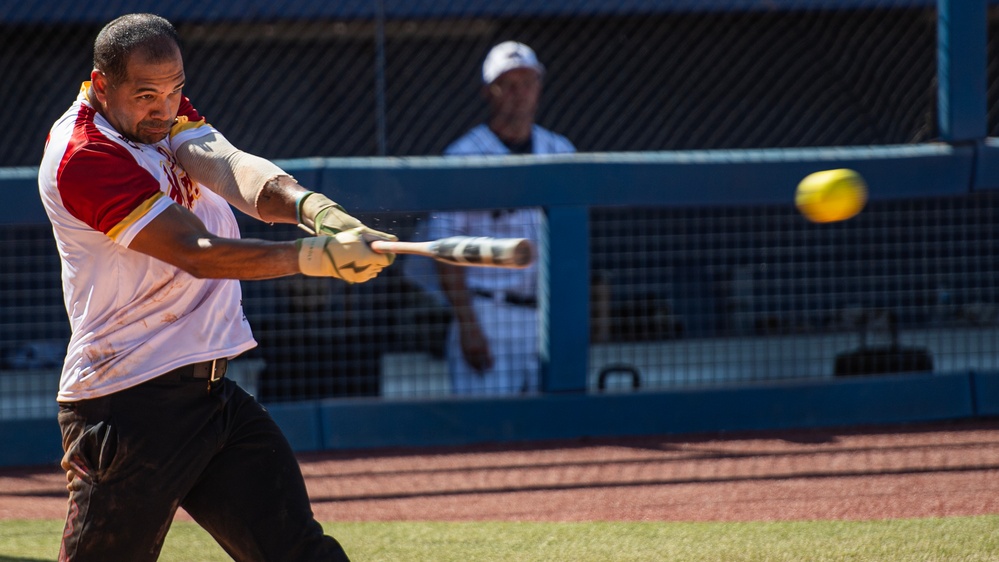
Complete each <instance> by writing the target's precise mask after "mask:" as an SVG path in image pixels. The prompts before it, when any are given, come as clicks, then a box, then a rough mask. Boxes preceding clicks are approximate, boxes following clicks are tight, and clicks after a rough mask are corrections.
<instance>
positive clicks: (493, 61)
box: [482, 41, 545, 85]
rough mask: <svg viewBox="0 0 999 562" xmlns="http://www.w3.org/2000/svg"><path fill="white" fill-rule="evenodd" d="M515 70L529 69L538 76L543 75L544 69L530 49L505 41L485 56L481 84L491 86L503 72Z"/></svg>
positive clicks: (520, 44)
mask: <svg viewBox="0 0 999 562" xmlns="http://www.w3.org/2000/svg"><path fill="white" fill-rule="evenodd" d="M515 68H531V69H533V70H535V71H536V72H537V73H538V74H544V73H545V67H544V65H542V64H541V63H540V62H538V56H537V55H535V54H534V51H533V50H531V48H530V47H528V46H527V45H525V44H523V43H518V42H516V41H506V42H503V43H500V44H499V45H496V46H495V47H493V48H492V50H490V51H489V54H488V55H486V61H485V62H483V63H482V83H483V84H487V85H488V84H492V83H493V81H494V80H496V79H497V78H499V77H500V75H501V74H503V73H504V72H508V71H510V70H513V69H515Z"/></svg>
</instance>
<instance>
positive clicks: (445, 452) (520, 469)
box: [0, 421, 999, 521]
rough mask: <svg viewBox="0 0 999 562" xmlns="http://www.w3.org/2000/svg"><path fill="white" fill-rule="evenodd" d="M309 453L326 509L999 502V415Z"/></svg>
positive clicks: (56, 484)
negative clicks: (986, 418) (876, 425)
mask: <svg viewBox="0 0 999 562" xmlns="http://www.w3.org/2000/svg"><path fill="white" fill-rule="evenodd" d="M300 459H301V464H302V471H303V473H304V474H305V477H306V482H307V485H308V487H309V492H310V495H311V496H312V498H313V507H314V509H315V512H316V516H317V517H318V518H319V519H320V520H322V521H376V520H377V521H393V520H400V521H401V520H437V521H462V520H468V521H471V520H511V521H594V520H601V521H610V520H625V521H772V520H809V519H855V520H856V519H888V518H908V517H938V516H956V515H982V514H995V513H999V421H987V422H981V421H979V422H974V423H970V422H961V423H946V424H935V425H921V426H907V427H894V428H875V429H849V430H815V431H793V432H768V433H744V434H728V435H726V434H720V435H718V434H716V435H695V436H689V435H688V436H662V437H643V438H627V439H599V440H594V439H590V440H577V441H570V442H557V443H556V442H548V443H534V444H529V445H512V446H511V445H509V444H506V445H493V446H478V447H460V448H434V449H419V450H417V449H406V450H402V449H393V450H377V451H370V450H369V451H346V452H327V453H311V454H303V455H301V456H300ZM65 505H66V500H65V488H64V477H63V475H62V473H61V472H60V471H59V469H58V467H29V468H16V469H0V518H20V519H24V518H45V519H60V518H62V517H63V516H64V514H65ZM178 517H180V518H182V519H187V518H188V517H187V516H186V514H184V513H181V514H180V515H178Z"/></svg>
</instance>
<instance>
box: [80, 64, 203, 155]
mask: <svg viewBox="0 0 999 562" xmlns="http://www.w3.org/2000/svg"><path fill="white" fill-rule="evenodd" d="M127 69H128V70H127V73H126V74H127V76H126V78H125V79H124V80H123V81H122V82H120V83H117V84H112V83H111V82H110V81H109V79H108V77H107V76H106V75H105V74H104V73H103V72H101V71H99V70H94V71H93V72H92V73H91V75H90V77H91V82H92V84H93V88H94V95H95V97H96V98H97V103H98V106H99V107H98V110H99V111H100V113H101V115H103V116H104V118H105V119H107V120H108V122H109V123H111V126H113V127H114V128H115V129H116V130H117V131H118V132H119V133H121V134H122V135H123V136H124V137H125V138H127V139H128V140H130V141H133V142H137V143H143V144H154V143H157V142H159V141H161V140H163V139H165V138H166V136H167V134H169V133H170V127H172V126H173V124H174V120H175V119H176V118H177V111H179V110H180V99H181V89H182V88H183V87H184V79H185V76H184V61H183V59H182V57H181V55H180V49H179V48H178V49H176V50H175V53H174V56H171V57H167V58H165V59H161V60H157V61H149V60H148V57H146V56H145V54H144V53H142V52H141V51H139V52H136V53H133V54H132V56H131V57H129V60H128V66H127Z"/></svg>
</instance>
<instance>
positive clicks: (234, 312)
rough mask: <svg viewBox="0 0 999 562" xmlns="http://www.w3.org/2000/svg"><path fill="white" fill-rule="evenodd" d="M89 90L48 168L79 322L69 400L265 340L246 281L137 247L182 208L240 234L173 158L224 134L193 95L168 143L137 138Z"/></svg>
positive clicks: (73, 317)
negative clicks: (157, 222)
mask: <svg viewBox="0 0 999 562" xmlns="http://www.w3.org/2000/svg"><path fill="white" fill-rule="evenodd" d="M88 86H89V84H88V83H84V85H83V87H82V88H81V90H80V95H79V96H78V97H77V100H76V102H74V103H73V105H72V106H70V108H69V110H67V111H66V113H65V114H63V116H62V117H60V118H59V119H58V120H57V121H56V122H55V124H54V125H53V126H52V129H51V131H50V132H49V138H48V141H47V143H46V147H45V153H44V155H43V157H42V163H41V166H40V167H39V174H38V187H39V192H40V194H41V198H42V203H43V205H44V207H45V212H46V213H47V214H48V216H49V220H50V221H51V223H52V232H53V235H54V237H55V240H56V245H57V247H58V250H59V256H60V259H61V261H62V283H63V296H64V300H65V305H66V311H67V314H68V315H69V322H70V327H71V329H72V335H71V336H70V341H69V346H68V349H67V352H66V360H65V363H64V365H63V371H62V377H61V379H60V384H59V394H58V400H59V401H62V402H67V401H75V400H82V399H88V398H95V397H98V396H104V395H107V394H111V393H113V392H117V391H119V390H122V389H125V388H128V387H131V386H134V385H137V384H139V383H142V382H145V381H147V380H149V379H152V378H154V377H156V376H159V375H161V374H164V373H166V372H168V371H171V370H173V369H175V368H177V367H181V366H183V365H187V364H190V363H196V362H200V361H207V360H211V359H216V358H220V357H232V356H235V355H238V354H239V353H242V352H243V351H245V350H247V349H250V348H252V347H254V346H255V345H256V342H255V341H254V339H253V335H252V333H251V331H250V327H249V323H248V322H247V320H246V318H245V316H244V315H243V310H242V305H241V299H242V295H241V291H240V286H239V281H236V280H225V279H197V278H195V277H193V276H191V275H189V274H188V273H186V272H184V271H183V270H180V269H179V268H177V267H174V266H172V265H169V264H167V263H166V262H162V261H159V260H157V259H155V258H152V257H150V256H147V255H145V254H142V253H139V252H136V251H134V250H129V249H128V246H129V244H130V243H131V242H132V240H133V239H134V238H135V235H136V234H137V233H138V232H139V231H141V230H142V228H143V227H145V226H146V225H147V224H149V222H150V221H151V220H152V219H153V218H155V217H156V216H157V215H159V214H160V213H161V212H163V210H164V209H166V208H168V207H169V206H170V205H174V204H182V205H184V206H185V207H187V208H188V209H190V210H191V211H192V212H193V213H194V214H195V215H197V216H198V218H200V219H201V220H202V221H203V222H204V223H205V226H206V227H207V228H208V230H209V231H211V232H213V233H215V234H217V235H219V236H222V237H226V238H238V237H239V229H238V226H237V224H236V218H235V216H234V215H233V213H232V210H231V209H230V208H229V205H228V203H226V201H225V200H224V199H222V198H221V197H220V196H218V195H216V194H215V193H213V192H211V191H210V190H208V189H206V188H205V187H204V186H202V185H200V184H198V183H196V182H194V181H193V180H191V179H190V178H189V177H188V176H187V173H186V172H185V171H184V170H183V168H181V167H180V165H179V164H178V163H177V161H176V158H175V157H174V155H173V150H174V147H176V146H179V145H180V144H181V143H183V142H186V141H188V140H191V139H194V138H198V137H200V136H202V135H204V134H209V133H213V132H216V131H215V130H214V129H213V128H212V127H211V126H210V125H208V124H207V123H206V122H205V120H204V119H203V118H201V116H200V115H199V114H198V113H197V111H196V110H195V109H194V108H193V107H192V106H191V104H190V102H189V101H188V100H187V98H184V99H183V101H182V104H181V108H180V114H179V116H178V120H177V123H176V124H175V125H174V127H173V129H172V130H171V132H170V134H169V135H168V137H167V138H166V139H164V140H163V141H160V142H158V143H156V144H152V145H148V144H136V143H133V142H131V141H128V140H126V139H124V138H123V137H122V136H121V135H120V134H118V132H117V131H116V130H115V129H114V128H113V127H112V126H111V125H110V123H108V122H107V120H106V119H104V117H103V116H101V115H100V114H99V113H97V111H96V110H95V109H94V108H93V107H92V106H91V105H90V103H89V102H88V101H87V99H86V90H87V88H88ZM216 133H217V132H216Z"/></svg>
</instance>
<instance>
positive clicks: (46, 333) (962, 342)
mask: <svg viewBox="0 0 999 562" xmlns="http://www.w3.org/2000/svg"><path fill="white" fill-rule="evenodd" d="M597 4H598V5H600V6H605V7H607V6H610V7H612V8H613V6H612V5H611V4H610V3H597ZM662 4H663V5H667V4H671V3H662ZM694 4H696V3H694ZM694 4H689V3H685V4H684V5H685V6H687V7H688V8H690V9H688V10H687V11H683V10H678V9H675V10H674V9H666V8H664V7H663V6H660V5H659V4H657V3H649V4H648V5H645V4H642V5H643V6H645V8H646V11H640V10H638V9H637V8H635V6H636V4H635V3H623V7H618V8H617V9H609V10H607V11H606V12H601V11H600V10H594V9H589V8H592V5H593V4H592V3H587V2H579V6H580V10H578V13H575V12H573V10H561V11H556V12H545V11H544V10H541V9H540V8H537V7H534V8H533V9H531V10H527V12H528V13H527V14H526V15H525V14H518V13H516V10H512V9H511V10H506V11H504V10H499V9H498V10H497V11H495V12H491V13H482V10H478V11H475V12H470V13H469V14H467V15H465V16H463V15H462V14H460V13H457V14H456V13H455V10H454V9H448V10H442V11H443V12H446V13H444V14H443V15H442V13H441V11H438V12H434V11H433V10H430V13H423V14H421V15H420V16H419V17H417V16H411V17H398V16H393V15H392V14H386V16H385V17H384V18H378V17H352V18H339V19H338V18H331V17H322V18H299V19H296V18H294V17H273V18H263V17H259V16H257V17H247V18H245V19H240V18H235V19H233V18H214V19H213V18H200V19H184V18H175V23H176V25H177V27H178V30H179V32H180V35H181V38H182V41H183V46H184V48H185V63H186V70H187V74H188V80H187V86H186V88H185V93H186V94H187V95H188V96H189V97H190V98H191V99H192V101H193V103H194V105H195V107H197V108H198V109H199V110H200V111H201V112H202V113H203V114H204V115H206V116H207V117H208V119H209V121H210V122H211V123H213V124H214V125H216V126H217V127H218V128H219V129H221V130H222V131H223V132H224V133H225V134H226V136H228V137H229V138H230V139H231V140H232V141H233V142H234V144H236V145H237V146H240V147H241V148H243V149H245V150H248V151H250V152H254V153H257V154H260V155H262V156H266V157H269V158H272V159H289V158H306V157H313V156H334V157H337V156H374V155H388V156H410V155H433V154H439V153H440V152H441V151H442V149H443V148H444V147H445V146H446V145H447V144H448V143H450V142H451V141H452V140H454V139H455V138H457V137H458V136H460V135H461V134H463V133H464V132H465V131H466V130H468V129H469V128H471V127H472V126H474V125H475V124H477V123H479V122H480V121H481V120H482V119H483V118H484V117H485V111H486V107H485V103H484V102H483V100H482V99H481V98H480V96H479V88H480V78H479V73H480V68H481V63H482V59H483V57H484V55H485V53H486V52H487V51H488V49H489V48H490V47H491V46H492V45H494V44H496V43H498V42H500V41H503V40H507V39H516V40H519V41H523V42H525V43H527V44H529V45H531V46H532V47H533V48H534V49H535V50H536V51H537V53H538V55H539V57H540V58H541V60H542V62H543V63H544V64H545V65H546V66H547V68H548V73H547V75H546V78H545V90H544V95H543V99H542V107H541V112H540V115H539V122H540V123H541V124H542V125H543V126H546V127H548V128H550V129H553V130H555V131H557V132H560V133H562V134H564V135H566V136H567V137H568V138H569V139H570V140H572V141H573V143H574V144H575V145H576V146H577V147H578V148H579V149H580V150H581V151H587V152H610V151H661V150H671V151H672V150H700V149H723V148H724V149H748V148H780V147H821V146H842V145H888V144H906V143H922V142H928V141H932V140H934V139H935V138H936V137H937V135H938V132H937V130H936V115H935V112H936V109H935V108H936V90H935V89H936V25H937V21H936V10H935V9H933V8H932V7H927V6H926V4H927V3H920V2H904V1H898V2H891V1H883V2H870V3H864V2H858V3H855V4H856V5H857V6H860V7H857V6H854V7H853V8H851V9H793V3H784V4H781V5H785V6H791V7H790V8H788V9H743V8H744V7H745V4H746V3H745V2H740V1H738V0H732V2H731V4H730V6H729V7H730V8H732V9H729V10H726V9H722V8H724V6H723V4H724V3H723V2H707V3H706V5H708V4H709V5H710V6H713V7H714V8H715V9H697V8H696V6H694ZM930 4H931V3H930ZM56 5H64V4H62V3H56ZM559 5H560V6H564V4H559ZM801 5H803V6H804V5H808V3H805V2H802V3H801ZM197 6H198V4H195V3H193V2H192V3H190V4H189V5H188V4H187V2H185V1H180V2H176V3H175V4H174V5H173V6H172V7H171V10H177V11H178V13H183V12H184V10H185V9H187V8H190V10H191V11H192V12H194V13H200V12H198V11H197ZM448 6H450V4H448ZM864 6H873V7H864ZM588 7H589V8H588ZM584 8H587V9H584ZM0 14H3V10H2V9H0ZM376 15H377V14H376ZM997 15H999V12H997V8H990V10H989V21H990V24H989V25H990V35H989V38H990V41H989V52H990V57H989V68H988V80H989V91H988V99H989V113H988V120H989V121H988V126H989V131H990V132H992V133H993V134H995V133H996V132H999V114H997V112H996V109H995V108H996V107H999V103H997V102H999V99H997V97H999V88H997V87H996V83H997V82H999V80H997V78H999V66H997V62H996V61H997V60H999V57H997V56H994V55H995V54H996V53H999V39H997V37H999V35H997V33H995V31H996V23H995V22H996V21H997V20H999V18H997V17H996V16H997ZM71 19H72V18H69V17H68V16H67V17H61V16H60V14H49V17H47V18H35V19H31V18H29V19H28V20H27V21H12V20H11V19H2V18H0V43H2V44H3V48H2V49H0V66H2V68H4V69H6V70H7V75H8V77H10V79H8V80H7V81H4V82H3V83H0V95H2V96H3V99H5V100H6V101H7V102H8V107H9V110H8V111H7V112H6V114H5V117H4V123H5V125H6V126H5V127H4V132H3V133H2V134H0V166H36V165H37V163H38V161H39V159H40V157H41V152H42V148H43V146H44V142H45V135H46V131H47V129H48V127H49V126H50V124H51V123H52V121H53V120H54V119H55V118H57V117H58V116H59V115H60V114H61V113H62V112H63V111H64V110H65V108H66V107H67V106H68V105H69V104H70V103H71V101H72V99H73V98H74V97H75V95H76V93H77V91H78V89H79V85H80V83H81V82H82V81H83V80H86V79H87V78H88V75H89V70H90V68H91V62H90V58H91V44H92V42H93V39H94V37H95V35H96V34H97V32H98V31H99V29H100V27H101V25H102V24H103V22H92V21H85V22H83V23H80V22H75V23H74V22H72V21H68V20H71ZM53 22H55V23H53ZM997 211H999V202H997V198H996V196H995V195H993V194H984V195H975V196H968V197H962V198H934V199H928V200H921V201H909V202H894V203H885V204H879V203H875V204H872V206H871V207H870V208H869V209H868V210H865V212H864V213H863V214H862V215H861V216H860V217H858V218H857V219H854V220H852V221H849V222H847V223H844V224H842V225H837V226H835V227H833V228H831V229H825V230H821V231H820V230H816V229H814V228H813V227H811V226H810V225H808V224H806V223H804V222H803V219H802V218H801V217H800V216H798V215H797V214H796V212H795V211H794V209H793V208H792V207H791V206H790V201H789V204H788V205H786V206H781V207H753V208H749V207H746V208H704V209H672V208H627V209H619V208H594V209H593V210H592V211H591V217H590V219H591V226H592V231H591V248H592V254H591V257H590V258H591V263H592V269H593V270H592V271H591V272H588V273H590V274H591V276H592V279H593V280H594V286H595V287H596V288H597V292H596V293H595V296H594V301H593V304H594V305H593V311H594V318H593V326H592V329H591V334H592V336H593V346H592V349H591V350H590V364H591V371H592V372H591V373H590V387H591V388H590V389H591V390H598V386H599V384H600V379H601V378H604V379H610V380H611V383H610V384H611V385H612V386H613V385H614V384H616V383H615V382H614V381H615V380H621V381H624V382H623V383H621V384H625V385H627V384H628V380H629V377H630V376H631V375H630V371H628V369H626V368H624V367H628V368H633V369H637V370H639V371H640V372H641V377H642V381H643V385H645V387H647V388H675V387H678V386H696V385H703V384H726V383H729V382H732V381H740V382H765V381H772V380H779V379H783V378H788V377H792V376H794V377H797V376H803V375H804V376H820V377H822V376H829V375H830V374H831V370H832V369H833V366H834V365H833V361H834V360H835V359H836V357H835V352H836V350H842V349H846V348H852V347H855V346H857V345H859V343H860V337H861V335H862V333H863V332H864V330H866V329H867V328H870V330H871V332H872V333H874V337H880V338H883V337H885V334H889V336H890V333H891V330H892V329H897V330H900V331H902V332H903V333H906V334H909V337H911V335H912V334H917V333H918V334H922V336H919V337H924V340H918V338H917V340H912V339H909V340H907V341H909V342H910V343H912V342H915V343H916V344H918V345H921V346H930V347H933V348H934V349H936V350H937V353H936V354H935V355H934V357H933V359H934V360H935V361H936V366H937V367H938V368H941V369H944V370H946V369H952V370H953V369H968V368H972V369H974V368H984V369H993V370H994V369H996V368H997V365H995V364H994V361H995V357H993V354H994V350H995V349H999V336H997V325H999V313H997V309H996V308H995V307H996V304H997V303H999V295H997V284H996V279H999V275H997V274H999V262H997V256H999V253H997V252H996V251H995V250H996V245H997V243H999V240H997V238H996V231H995V228H994V225H995V224H996V219H997V216H996V213H997ZM361 218H362V219H363V220H365V221H369V222H371V223H372V224H374V225H376V226H381V225H392V227H391V228H390V230H392V231H393V232H395V233H396V234H398V235H399V236H400V238H403V239H415V235H416V234H417V233H418V228H419V221H418V219H419V218H420V217H419V216H418V215H413V214H410V213H407V212H405V210H401V211H400V212H399V213H395V214H393V213H378V214H371V215H363V216H362V217H361ZM243 228H244V235H245V236H248V237H261V238H268V239H287V238H291V237H294V236H297V235H298V233H297V231H295V230H294V229H293V228H291V227H288V228H287V229H285V228H282V227H277V228H271V227H269V226H267V225H263V224H257V223H252V224H250V223H248V224H245V225H244V227H243ZM0 236H2V240H0V246H2V254H0V257H2V261H3V262H4V263H6V264H16V266H12V267H8V268H5V270H4V271H3V272H0V303H2V310H3V317H2V318H0V350H2V353H3V354H2V359H3V363H2V366H0V367H2V368H0V375H2V376H0V418H11V417H32V416H39V415H51V414H52V412H53V411H54V407H55V405H54V401H53V400H52V397H53V396H54V395H55V385H56V384H57V376H55V375H54V374H53V373H54V372H57V371H58V369H59V366H60V363H61V359H62V353H64V348H65V341H66V339H67V338H68V324H67V322H66V318H65V310H64V308H63V306H62V300H61V293H60V285H59V262H58V256H57V255H56V254H55V247H54V244H53V243H52V240H51V232H50V231H49V228H48V225H17V226H4V227H3V228H2V230H0ZM636 241H637V243H636ZM843 241H846V243H845V244H844V243H843ZM625 242H626V244H625ZM636 244H637V245H636ZM624 245H627V246H629V247H631V248H632V249H631V251H628V252H620V251H618V249H619V248H621V247H622V246H624ZM403 261H405V260H403ZM405 271H406V270H405V268H404V267H403V266H402V264H400V265H399V266H397V267H393V268H390V269H389V270H387V272H386V273H385V274H384V275H382V276H380V277H379V279H377V280H375V281H374V282H372V283H368V284H364V285H361V286H345V285H343V284H338V283H334V282H332V281H329V280H316V279H305V278H293V279H286V280H279V281H267V282H255V283H244V296H245V301H244V304H245V309H246V313H247V316H248V318H249V319H250V321H251V324H252V325H253V326H254V333H255V334H256V336H257V338H258V340H259V341H260V343H261V346H260V348H259V349H257V350H254V351H253V352H251V353H249V354H247V356H246V357H245V358H244V359H243V360H241V361H242V363H241V365H242V366H243V367H245V369H244V370H243V371H240V370H239V368H237V370H236V371H235V372H234V373H233V376H234V377H236V378H239V377H241V376H242V377H245V379H244V382H246V384H247V385H248V387H249V388H251V390H253V391H255V392H257V393H258V395H259V396H261V398H262V400H263V401H265V402H276V401H283V400H298V399H306V398H325V397H358V396H369V397H370V396H382V397H391V398H414V397H415V398H420V397H428V396H441V395H446V394H447V393H448V383H447V376H446V366H445V365H444V364H443V356H444V352H443V345H444V340H445V331H446V328H447V324H448V322H449V321H450V312H449V311H448V309H447V307H446V306H443V305H442V304H441V302H440V301H439V300H435V299H434V297H433V296H432V295H428V294H427V293H426V292H425V291H423V290H421V288H420V286H421V284H420V283H419V282H418V281H419V279H418V278H417V279H416V281H417V282H415V283H414V278H413V277H412V276H408V275H406V273H405ZM303 311H306V312H303ZM810 338H818V339H817V340H815V341H819V343H814V342H813V340H812V339H810ZM829 338H833V339H834V344H835V345H830V344H829V341H830V340H829ZM925 338H930V340H925ZM719 339H726V340H727V341H728V344H727V346H726V347H724V349H722V348H720V347H719V345H718V343H717V342H718V340H719ZM820 340H821V341H824V342H825V343H821V341H820ZM875 343H878V342H875ZM880 343H884V342H880ZM237 367H239V365H237ZM615 369H617V370H616V371H615ZM810 369H811V370H810Z"/></svg>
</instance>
